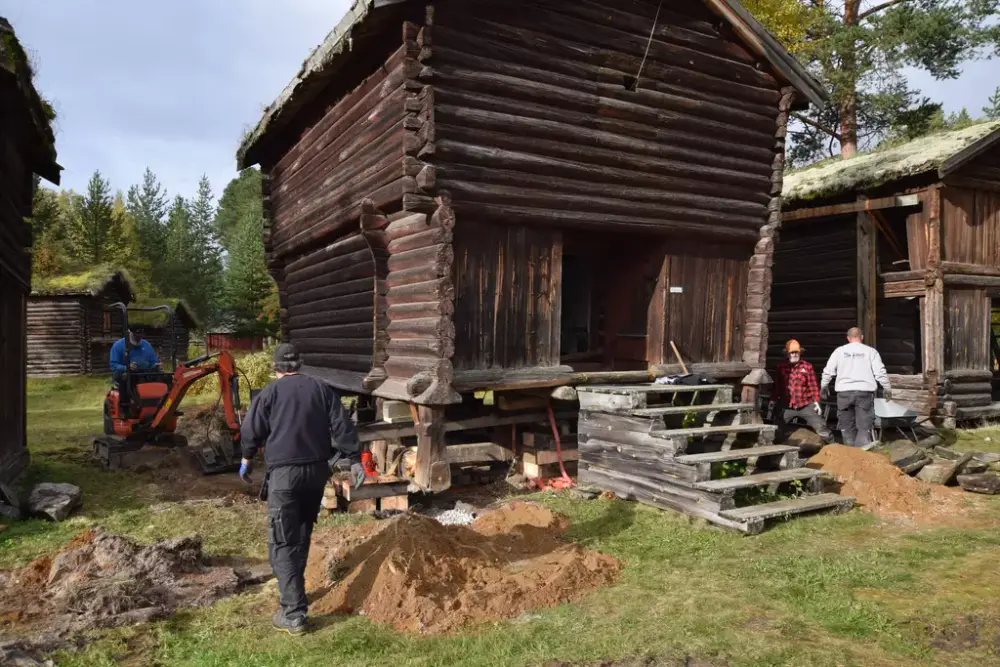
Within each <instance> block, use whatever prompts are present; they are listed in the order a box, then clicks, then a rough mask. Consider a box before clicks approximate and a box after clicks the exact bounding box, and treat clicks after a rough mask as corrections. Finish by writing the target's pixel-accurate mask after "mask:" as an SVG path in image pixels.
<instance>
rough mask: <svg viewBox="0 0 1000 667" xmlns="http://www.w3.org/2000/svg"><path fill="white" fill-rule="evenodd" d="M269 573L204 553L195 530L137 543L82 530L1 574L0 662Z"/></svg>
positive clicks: (159, 614) (217, 594) (156, 615)
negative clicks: (50, 551) (51, 550)
mask: <svg viewBox="0 0 1000 667" xmlns="http://www.w3.org/2000/svg"><path fill="white" fill-rule="evenodd" d="M268 576H269V570H267V569H266V568H264V567H262V566H261V564H259V563H257V564H254V565H253V566H250V567H247V566H245V565H243V564H239V565H237V564H234V563H227V562H225V561H221V560H215V559H212V558H209V557H208V556H206V555H205V554H204V553H203V551H202V543H201V538H200V537H198V536H196V535H195V536H188V537H180V538H174V539H171V540H166V541H163V542H158V543H156V544H152V545H142V544H138V543H136V542H134V541H132V540H129V539H127V538H125V537H122V536H120V535H115V534H112V533H109V532H106V531H104V530H103V529H100V528H96V529H87V530H85V531H83V532H81V533H79V534H78V535H76V536H75V537H74V538H73V539H72V540H70V542H69V543H68V544H67V545H66V546H65V547H63V548H62V549H61V550H59V551H58V552H57V553H55V554H52V555H46V556H41V557H39V558H36V559H35V560H34V561H32V562H31V563H29V564H28V565H26V566H25V567H23V568H20V569H17V570H13V571H9V572H0V630H2V633H0V636H2V637H3V641H2V642H0V664H11V662H12V661H13V660H12V658H11V657H10V656H11V655H12V654H14V653H15V652H21V653H27V654H29V655H30V654H32V653H37V652H47V651H51V650H54V649H56V648H59V647H61V646H66V645H71V644H73V643H75V642H76V640H77V639H78V638H79V637H80V636H81V635H82V634H83V633H85V632H87V631H89V630H95V629H100V628H111V627H118V626H122V625H130V624H134V623H143V622H149V621H153V620H157V619H160V618H164V617H166V616H168V615H170V614H171V613H173V611H174V610H176V609H178V608H180V607H198V606H204V605H207V604H211V603H212V602H214V601H216V600H218V599H220V598H223V597H226V596H229V595H233V594H235V593H237V592H239V591H240V590H242V589H243V588H245V587H246V586H249V585H252V584H257V583H261V582H262V581H264V580H265V579H266V578H268ZM5 660H10V661H11V662H5Z"/></svg>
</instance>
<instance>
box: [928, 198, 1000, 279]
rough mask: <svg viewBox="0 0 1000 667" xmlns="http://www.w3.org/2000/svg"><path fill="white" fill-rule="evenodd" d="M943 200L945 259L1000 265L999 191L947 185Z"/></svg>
mask: <svg viewBox="0 0 1000 667" xmlns="http://www.w3.org/2000/svg"><path fill="white" fill-rule="evenodd" d="M942 203H943V206H944V209H943V215H942V239H941V245H942V247H941V252H942V254H943V257H942V259H943V260H944V261H946V262H959V263H962V264H977V265H980V266H989V267H1000V192H990V191H988V190H972V189H968V188H956V187H946V188H945V189H944V190H943V191H942Z"/></svg>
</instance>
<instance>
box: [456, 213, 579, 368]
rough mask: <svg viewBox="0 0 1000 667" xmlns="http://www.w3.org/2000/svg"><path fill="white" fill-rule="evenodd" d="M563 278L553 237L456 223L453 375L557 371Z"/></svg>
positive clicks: (534, 230)
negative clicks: (477, 371)
mask: <svg viewBox="0 0 1000 667" xmlns="http://www.w3.org/2000/svg"><path fill="white" fill-rule="evenodd" d="M561 275H562V239H561V234H560V232H559V231H558V230H551V229H537V228H531V227H525V226H523V225H491V224H481V223H480V224H477V223H474V222H471V221H463V222H462V223H459V224H458V225H457V227H456V229H455V265H454V281H455V330H456V331H455V357H454V360H453V363H454V366H455V369H456V370H471V369H488V368H506V369H515V368H523V367H531V366H557V365H559V344H560V340H559V338H560V319H561V318H560V303H561V298H560V297H561V281H560V276H561Z"/></svg>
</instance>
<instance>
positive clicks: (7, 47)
mask: <svg viewBox="0 0 1000 667" xmlns="http://www.w3.org/2000/svg"><path fill="white" fill-rule="evenodd" d="M31 78H32V74H31V67H30V65H29V63H28V59H27V56H26V55H25V53H24V50H23V49H22V47H21V45H20V43H19V42H18V40H17V37H16V36H15V35H14V30H13V28H11V26H10V23H8V22H7V20H6V19H4V18H2V17H0V146H2V149H0V483H8V482H10V481H11V480H12V479H13V478H14V477H16V476H17V475H18V474H19V473H20V472H21V471H22V470H23V469H24V467H25V466H26V465H27V463H28V448H27V439H26V438H27V436H26V429H27V413H26V412H25V409H26V397H25V379H24V378H25V366H26V360H27V356H28V355H27V344H26V335H25V310H26V304H27V300H28V293H29V292H30V290H31V287H30V285H31V254H30V249H31V240H32V238H31V227H30V226H29V225H28V223H27V222H26V221H25V218H26V217H29V216H30V215H31V205H32V199H33V196H34V189H35V178H36V176H40V177H42V178H44V179H46V180H48V181H49V182H51V183H55V184H57V185H58V184H59V172H60V171H61V169H62V167H60V166H59V165H58V164H56V151H55V138H54V136H53V134H52V129H51V127H50V125H49V123H50V114H49V113H47V107H46V106H45V104H44V103H43V102H42V100H41V98H39V96H38V92H37V91H36V90H35V87H34V85H33V84H32V80H31ZM2 499H3V498H2V497H0V500H2Z"/></svg>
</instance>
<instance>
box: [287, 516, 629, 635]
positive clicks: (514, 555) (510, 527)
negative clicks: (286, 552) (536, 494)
mask: <svg viewBox="0 0 1000 667" xmlns="http://www.w3.org/2000/svg"><path fill="white" fill-rule="evenodd" d="M567 525H568V523H567V521H566V519H565V518H564V517H562V516H560V515H558V514H555V513H553V512H551V511H549V510H546V509H544V508H541V507H538V506H535V505H531V504H527V503H512V504H511V505H509V506H506V507H503V508H500V509H497V510H493V511H491V512H487V513H486V514H483V515H482V516H481V517H479V518H478V519H477V520H476V521H475V523H473V524H472V525H471V526H443V525H441V524H440V523H438V522H437V521H435V520H434V519H430V518H428V517H424V516H419V515H416V514H406V515H403V516H399V517H396V518H393V519H389V520H387V521H379V522H375V523H368V524H363V525H361V526H355V527H351V528H347V529H341V530H333V531H326V532H322V533H317V535H316V537H315V539H314V546H313V548H312V550H311V552H310V559H309V567H308V569H307V571H306V587H307V589H308V590H309V592H310V594H311V595H310V597H311V599H312V600H313V604H312V606H311V610H312V611H313V612H314V613H324V612H334V613H362V614H365V615H366V616H368V617H369V618H372V619H374V620H376V621H379V622H382V623H388V624H391V625H393V626H394V627H396V628H397V629H399V630H404V631H412V632H423V633H438V632H446V631H449V630H453V629H455V628H458V627H460V626H462V625H464V624H466V623H469V622H472V621H479V620H486V619H502V618H513V617H516V616H518V615H520V614H521V613H522V612H523V611H525V610H526V609H530V608H534V607H551V606H555V605H557V604H559V603H562V602H566V601H569V600H572V599H575V598H577V597H579V596H580V595H581V594H582V593H584V592H585V591H588V590H590V589H592V588H596V587H598V586H604V585H607V584H610V583H612V582H613V581H614V580H615V578H616V577H617V575H618V571H619V569H620V568H621V564H620V563H619V562H618V560H617V559H615V558H613V557H611V556H607V555H604V554H601V553H598V552H596V551H588V550H585V549H583V548H581V547H579V546H577V545H575V544H570V543H567V542H564V541H562V540H561V539H560V535H561V534H562V532H563V531H564V530H565V529H566V527H567Z"/></svg>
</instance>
